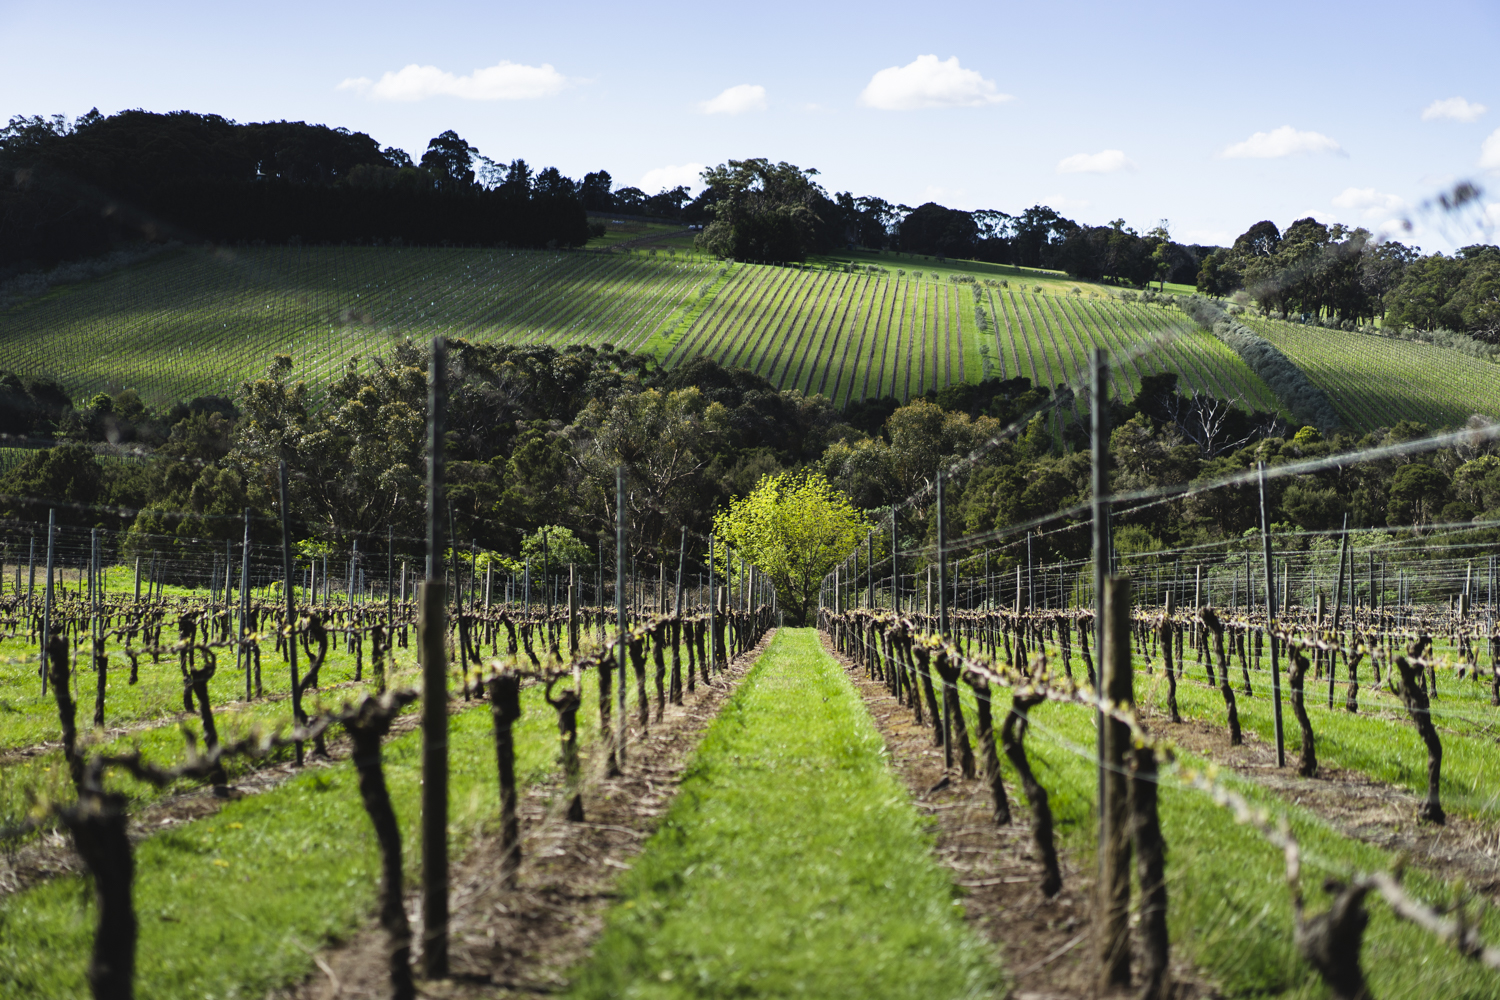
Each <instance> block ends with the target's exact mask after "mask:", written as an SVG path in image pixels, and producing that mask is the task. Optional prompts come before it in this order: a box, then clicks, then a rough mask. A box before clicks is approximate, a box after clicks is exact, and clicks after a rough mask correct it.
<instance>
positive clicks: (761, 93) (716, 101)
mask: <svg viewBox="0 0 1500 1000" xmlns="http://www.w3.org/2000/svg"><path fill="white" fill-rule="evenodd" d="M698 110H699V111H701V112H703V113H704V114H705V115H742V114H744V113H745V112H746V111H764V110H766V88H765V87H762V86H761V85H760V84H758V83H741V84H738V85H737V86H733V87H730V88H729V89H728V90H726V91H724V92H723V93H722V94H720V95H719V96H718V97H715V98H713V99H712V100H708V101H699V102H698Z"/></svg>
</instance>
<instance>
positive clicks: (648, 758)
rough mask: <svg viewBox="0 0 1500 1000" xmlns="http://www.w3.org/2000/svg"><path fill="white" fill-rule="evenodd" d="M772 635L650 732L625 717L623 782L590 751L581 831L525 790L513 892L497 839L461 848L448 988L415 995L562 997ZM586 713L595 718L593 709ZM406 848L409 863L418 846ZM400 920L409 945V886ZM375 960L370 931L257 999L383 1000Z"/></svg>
mask: <svg viewBox="0 0 1500 1000" xmlns="http://www.w3.org/2000/svg"><path fill="white" fill-rule="evenodd" d="M774 636H775V632H774V630H773V631H771V632H768V633H767V634H766V636H765V637H764V638H763V639H762V640H761V642H760V644H759V645H757V646H756V647H755V648H753V649H751V650H750V651H749V652H747V653H744V654H742V655H740V656H739V657H736V658H735V660H734V661H733V662H732V663H731V664H730V666H729V669H728V670H727V671H725V672H724V673H721V674H719V675H717V676H716V677H715V678H714V683H713V684H712V685H711V686H705V685H703V684H702V683H701V682H700V683H699V684H698V686H697V691H696V692H694V693H693V694H685V695H684V704H683V705H682V706H671V705H669V706H667V710H666V714H665V718H664V719H663V721H661V722H656V721H655V706H654V705H653V707H652V722H651V724H650V725H649V726H648V727H647V729H646V731H645V732H644V733H642V732H641V731H640V730H639V729H638V728H637V726H636V723H635V719H636V715H635V709H634V707H633V706H632V708H631V712H630V717H631V720H632V721H631V728H630V736H629V740H630V742H629V744H628V746H627V751H626V760H625V765H624V768H623V771H624V774H623V775H622V776H620V777H617V778H606V777H604V775H603V758H602V756H601V754H600V749H601V748H600V747H599V746H597V745H595V746H594V747H592V748H591V749H590V750H589V752H588V753H587V754H586V759H585V762H584V763H585V769H586V772H585V773H586V774H587V775H588V778H587V780H586V781H585V783H584V786H583V808H584V817H585V822H582V823H572V822H569V821H568V820H567V818H566V816H565V815H564V809H565V807H566V805H567V802H566V797H565V796H564V795H563V794H562V792H563V787H562V785H561V783H560V781H559V780H558V779H556V778H554V779H553V780H550V781H548V782H545V783H539V784H535V785H532V786H531V787H530V788H528V789H527V790H526V792H525V793H524V794H523V795H522V796H521V801H520V803H519V804H518V805H519V808H518V812H519V813H520V819H521V854H522V861H521V866H520V869H519V871H518V872H517V874H516V884H515V886H514V887H513V888H510V887H506V886H504V885H503V884H502V883H501V881H500V879H499V878H497V875H498V873H499V871H500V857H501V855H500V844H499V838H498V836H497V834H496V832H495V831H494V830H487V831H486V832H485V833H484V834H483V835H481V837H480V838H478V839H477V840H476V841H474V842H472V843H471V844H470V846H469V848H468V849H467V850H466V852H465V853H464V856H463V857H462V858H461V859H460V860H458V861H457V862H456V863H455V864H454V866H453V868H452V871H451V883H450V894H449V906H450V912H451V918H450V923H449V928H448V930H449V962H450V968H451V975H450V978H448V979H443V980H425V981H419V982H418V993H419V995H421V996H424V997H444V998H455V1000H468V998H476V1000H477V998H509V997H532V996H537V995H539V994H552V993H558V992H561V991H562V990H564V989H566V987H567V985H568V974H569V973H570V972H571V971H572V970H574V969H575V968H577V967H578V966H579V965H580V964H581V963H582V962H583V961H585V960H586V959H587V958H588V956H589V952H590V949H591V948H592V947H593V944H594V942H595V941H596V940H597V939H598V937H599V934H600V933H601V932H602V931H603V929H604V920H605V915H606V912H607V911H608V909H609V907H610V905H611V904H612V903H613V902H614V900H615V898H616V892H615V885H616V882H617V881H618V879H619V877H620V875H621V873H623V872H625V871H628V870H629V869H630V867H631V861H632V859H633V858H635V857H636V855H638V854H639V853H640V851H641V848H642V846H643V845H644V844H645V842H646V840H647V838H649V837H650V836H651V834H652V833H653V832H654V831H655V829H656V826H657V824H658V822H659V821H660V819H661V817H662V816H663V815H665V814H666V812H667V810H668V808H670V806H671V804H672V800H673V798H674V797H675V796H676V793H677V789H678V786H679V784H680V783H681V781H682V775H683V773H684V771H685V770H686V768H687V766H688V764H689V763H690V762H691V761H692V759H693V755H694V754H695V753H696V751H697V749H698V744H699V743H700V742H701V741H702V739H703V736H704V734H705V733H706V732H707V730H708V727H709V724H710V723H712V722H713V720H714V719H715V718H716V717H717V716H718V713H719V710H720V708H722V707H723V705H724V703H725V702H726V701H727V700H728V699H729V697H730V695H732V694H733V692H734V690H735V688H736V687H737V686H738V684H739V681H740V680H741V679H742V678H743V677H744V676H745V674H746V673H747V672H748V671H749V669H750V667H751V665H752V664H753V663H754V662H755V660H756V659H757V658H758V657H759V656H760V654H761V653H762V652H763V651H764V650H765V648H766V646H767V645H768V644H769V643H770V641H771V639H772V638H773V637H774ZM684 669H686V664H684ZM632 684H633V682H632ZM595 690H597V689H595ZM585 704H586V706H587V710H592V711H598V706H597V703H596V702H591V701H586V702H585ZM405 849H406V851H407V852H408V853H410V852H412V851H414V850H416V849H417V845H415V844H408V845H405ZM406 909H407V915H408V919H409V920H410V922H411V925H412V933H413V940H414V942H420V941H421V899H420V895H419V893H418V892H417V891H416V887H415V886H411V885H408V892H407V894H406ZM418 947H420V946H419V945H418ZM385 949H386V938H385V934H384V932H383V931H381V930H380V929H379V928H378V927H377V926H376V925H375V923H374V921H373V920H371V921H369V922H368V923H367V925H366V927H365V928H364V929H363V930H361V931H360V932H358V933H357V934H356V935H355V936H354V937H353V938H351V939H350V940H348V941H347V942H344V943H341V944H338V945H335V946H333V947H331V948H327V949H325V950H323V951H322V952H321V953H319V954H317V955H315V956H314V961H315V962H316V963H317V966H318V970H319V971H318V972H317V973H314V974H313V975H312V976H310V977H308V978H307V979H306V980H304V981H303V982H301V983H298V984H296V985H294V986H292V987H289V988H287V989H285V990H280V991H275V992H273V993H272V994H271V995H270V997H269V998H268V1000H333V998H339V1000H350V998H364V997H386V996H389V994H390V981H389V979H388V978H387V966H386V951H385ZM414 957H415V958H416V960H417V961H418V965H417V967H418V968H420V959H419V957H416V956H414Z"/></svg>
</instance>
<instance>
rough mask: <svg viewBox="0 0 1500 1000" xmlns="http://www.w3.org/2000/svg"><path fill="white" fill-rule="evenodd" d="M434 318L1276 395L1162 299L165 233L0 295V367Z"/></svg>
mask: <svg viewBox="0 0 1500 1000" xmlns="http://www.w3.org/2000/svg"><path fill="white" fill-rule="evenodd" d="M434 333H444V334H446V335H448V336H450V337H462V338H466V339H469V340H473V341H478V342H491V341H509V342H525V343H537V344H549V345H552V346H556V347H564V346H566V345H569V344H591V345H600V344H606V343H607V344H611V345H613V346H614V347H616V348H619V349H624V350H631V351H643V352H647V353H650V354H653V355H655V356H656V357H658V358H659V359H661V360H662V362H663V363H665V364H667V365H676V364H679V363H681V362H682V361H684V360H686V359H689V358H692V357H697V356H707V357H712V358H714V359H716V360H718V361H720V362H721V363H723V364H726V365H731V366H742V367H745V368H749V369H752V370H754V371H756V372H758V373H759V374H761V375H764V376H766V377H767V378H768V379H770V381H771V382H772V383H774V384H776V385H778V386H780V387H781V388H784V389H797V390H800V391H802V392H804V393H808V394H813V393H821V394H823V395H825V396H828V397H829V398H830V399H832V400H833V401H834V402H835V404H836V405H841V406H842V405H847V404H848V403H850V402H852V401H856V400H860V399H867V398H878V397H881V396H895V397H896V398H898V399H901V400H906V399H910V398H912V397H915V396H920V395H922V394H924V393H927V392H931V391H934V390H936V389H940V388H942V387H944V386H947V385H950V384H953V383H956V382H961V381H969V382H977V381H979V380H980V379H981V378H986V377H998V378H1016V377H1025V378H1028V379H1030V380H1031V381H1032V383H1033V384H1034V385H1038V386H1056V385H1058V384H1060V383H1064V382H1072V381H1074V380H1075V379H1076V378H1078V377H1079V373H1080V372H1081V371H1082V367H1083V365H1084V359H1085V357H1086V356H1087V354H1088V352H1089V350H1090V349H1091V348H1093V347H1096V346H1098V347H1105V348H1107V349H1108V350H1110V351H1111V352H1114V353H1115V354H1116V356H1118V357H1128V358H1129V359H1130V360H1129V361H1128V362H1126V363H1125V364H1124V365H1123V366H1122V367H1121V369H1120V370H1119V373H1118V374H1117V375H1116V376H1114V377H1115V379H1116V381H1117V382H1118V383H1120V384H1117V385H1115V386H1114V388H1115V390H1116V391H1118V392H1120V393H1121V394H1123V395H1124V396H1126V397H1127V398H1128V397H1129V396H1130V395H1133V393H1134V392H1135V389H1136V387H1137V386H1138V385H1139V380H1140V378H1141V377H1142V376H1144V375H1147V374H1150V373H1152V372H1156V371H1162V370H1173V371H1178V372H1180V373H1181V380H1182V384H1183V385H1184V387H1186V388H1191V389H1197V390H1199V391H1204V392H1208V393H1211V394H1213V395H1215V396H1218V397H1220V398H1228V399H1237V400H1240V401H1241V402H1242V405H1246V406H1247V407H1254V408H1257V409H1263V410H1274V409H1276V401H1275V398H1274V397H1273V396H1272V394H1271V392H1270V390H1269V389H1268V388H1267V387H1266V385H1265V383H1264V382H1263V381H1261V379H1260V378H1258V377H1257V376H1256V375H1255V374H1254V373H1252V372H1251V371H1250V369H1249V368H1248V367H1247V366H1246V365H1245V364H1244V363H1243V362H1242V361H1241V360H1240V359H1239V358H1238V357H1237V356H1236V355H1235V354H1234V353H1233V352H1232V351H1230V350H1229V349H1228V348H1226V347H1225V346H1224V345H1223V344H1221V343H1220V342H1219V341H1218V340H1217V339H1215V338H1214V337H1213V336H1212V335H1211V334H1209V333H1206V332H1204V331H1202V330H1200V329H1197V328H1196V327H1195V326H1194V324H1193V323H1192V322H1191V321H1190V320H1189V319H1188V318H1187V317H1186V316H1184V315H1183V314H1181V313H1180V312H1178V311H1177V310H1176V309H1172V308H1162V307H1160V306H1156V305H1136V304H1125V303H1119V302H1115V301H1112V300H1109V299H1104V298H1099V297H1083V296H1073V295H1056V294H1036V293H1034V292H1031V291H1022V290H1020V289H1018V288H1011V287H1006V286H1004V285H1003V284H1002V283H998V282H995V283H988V284H980V283H957V282H945V281H938V280H933V279H932V278H931V277H930V276H929V277H927V278H916V277H911V276H905V275H894V274H890V273H888V272H879V273H868V272H861V271H852V272H851V271H845V270H829V269H822V268H818V269H810V268H790V267H774V266H764V265H757V264H744V263H720V262H714V261H710V260H708V259H705V258H703V257H700V256H697V255H689V254H681V255H670V254H667V253H658V254H654V255H647V254H642V253H633V254H619V253H613V254H594V253H558V252H548V251H496V250H471V249H446V248H421V249H394V248H371V247H315V248H300V247H262V248H236V249H220V250H216V251H203V250H197V249H182V250H178V251H174V252H170V253H168V254H165V255H162V256H161V257H158V258H156V259H153V260H151V261H149V262H147V263H144V264H140V265H137V266H135V267H131V268H127V269H125V270H122V271H119V272H116V273H114V274H111V275H108V276H106V277H104V278H101V279H98V280H96V281H93V282H89V283H87V284H82V285H76V286H65V287H63V288H60V289H56V290H54V291H53V292H52V293H50V294H48V295H46V296H43V297H42V298H40V299H36V300H33V301H30V302H27V303H24V304H22V305H20V306H17V307H15V308H13V309H11V310H10V311H9V312H8V313H7V314H5V316H4V322H3V324H0V368H3V369H7V370H11V371H15V372H17V373H19V374H22V375H30V376H36V375H50V376H52V377H54V378H57V379H58V380H60V381H61V382H62V383H63V384H64V385H65V386H66V387H67V388H68V390H69V391H70V392H71V393H73V394H74V396H75V397H80V396H85V397H86V396H87V395H89V394H92V393H94V392H99V391H110V392H118V391H119V390H121V389H125V388H134V389H136V390H137V391H139V392H140V393H141V395H142V397H143V398H145V399H147V400H151V401H159V402H167V401H171V400H177V399H187V398H191V397H193V396H195V395H202V394H208V393H222V394H226V395H230V394H232V393H233V392H234V390H235V389H236V388H237V387H238V384H239V382H241V381H242V380H244V379H247V378H252V377H255V376H257V375H258V374H260V373H261V372H263V371H264V370H265V368H266V365H267V364H268V363H269V362H270V359H271V357H272V355H274V354H277V353H285V354H290V355H292V357H293V359H294V361H295V364H296V370H297V373H298V375H299V377H301V378H304V379H306V380H307V381H308V382H309V383H312V384H314V385H317V384H318V383H324V382H327V381H329V380H330V379H332V378H334V377H335V376H336V375H337V374H338V373H339V372H341V371H342V370H343V369H344V367H345V365H346V364H347V363H348V360H349V359H350V358H351V357H353V356H359V357H361V358H364V359H368V358H370V357H371V356H373V355H377V354H381V353H383V352H387V351H389V349H390V348H391V347H392V346H394V344H395V343H397V342H398V340H399V339H400V338H403V337H410V338H412V339H413V340H421V339H425V338H427V337H430V336H432V335H433V334H434Z"/></svg>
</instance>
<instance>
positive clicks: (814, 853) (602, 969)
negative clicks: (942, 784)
mask: <svg viewBox="0 0 1500 1000" xmlns="http://www.w3.org/2000/svg"><path fill="white" fill-rule="evenodd" d="M620 891H621V897H622V898H621V901H620V902H619V903H618V904H617V905H616V906H615V908H614V910H613V911H612V912H611V914H610V916H609V920H608V924H607V927H606V930H605V932H604V936H603V938H602V939H601V941H600V942H599V944H598V945H597V947H596V948H595V949H594V955H593V958H592V960H591V962H590V964H588V965H587V966H586V967H585V968H584V969H583V970H582V972H581V974H580V976H579V977H578V979H577V980H576V982H575V986H574V990H573V995H574V996H577V997H663V998H665V997H708V996H713V997H723V996H737V997H760V996H765V997H787V996H806V997H819V998H836V997H859V998H875V997H921V998H943V997H968V996H983V995H988V994H989V992H990V991H991V990H992V989H994V988H995V987H996V986H997V984H998V983H999V980H1000V974H999V970H998V969H997V968H996V967H995V965H994V964H993V961H992V959H991V957H990V949H989V947H988V945H986V944H984V943H983V942H981V941H980V940H979V939H978V938H977V937H976V936H975V935H974V934H973V933H972V932H971V931H970V930H969V929H968V927H967V926H966V925H965V924H964V922H963V919H962V915H961V910H960V908H959V906H958V905H957V902H958V901H957V900H956V899H955V898H954V890H953V886H952V884H951V882H950V881H949V876H948V874H947V873H946V872H945V871H944V870H943V869H941V868H940V867H939V866H938V865H937V863H936V862H935V861H934V860H933V858H932V856H931V853H930V841H929V838H928V836H927V834H926V833H925V832H924V829H923V822H922V819H921V818H920V816H919V815H918V813H917V811H916V810H915V809H914V808H913V806H912V804H911V802H910V800H909V799H908V798H907V796H906V794H905V791H904V789H903V788H902V787H901V785H900V783H899V782H898V781H897V779H896V778H895V776H894V775H893V774H892V773H891V771H890V769H889V768H888V767H887V766H886V759H885V755H884V748H883V744H882V742H881V740H880V736H879V734H878V733H877V732H876V730H875V727H874V724H873V722H872V721H871V720H870V717H869V714H868V713H867V712H866V710H865V708H864V704H863V702H862V701H861V699H860V697H859V694H858V693H857V692H856V691H855V690H854V688H853V686H852V685H851V684H850V683H849V681H848V679H847V678H846V677H845V676H844V673H843V670H842V669H841V668H840V667H839V666H838V664H836V663H835V662H834V661H833V660H832V659H831V658H830V657H829V656H828V655H827V653H825V652H824V650H823V648H822V646H821V644H820V643H819V641H818V637H817V633H815V632H814V631H812V630H811V629H796V630H794V629H783V630H782V631H781V632H780V633H779V634H778V636H777V638H776V639H775V641H774V642H773V643H772V644H771V646H770V647H769V648H768V649H767V650H766V652H765V653H764V654H763V655H762V656H761V659H760V661H759V662H758V663H757V664H756V666H755V667H754V669H753V670H752V671H751V673H750V675H749V676H748V677H747V678H746V679H745V680H744V682H743V683H742V685H741V687H740V690H739V691H738V692H737V693H736V694H735V696H734V698H733V699H732V700H731V701H730V702H729V703H728V704H727V705H726V706H725V707H724V709H723V712H722V714H721V715H720V716H719V718H718V720H717V721H715V722H714V724H713V726H712V728H711V729H710V730H709V733H708V735H707V737H706V738H705V740H704V742H703V745H702V747H701V748H700V749H699V751H698V756H697V758H696V759H695V760H694V762H693V764H692V765H691V766H690V768H689V770H688V773H687V775H686V777H685V779H684V782H683V784H682V787H681V790H680V792H679V794H678V796H677V800H676V802H675V803H674V804H673V807H672V809H671V811H670V812H669V813H668V815H667V817H666V818H665V820H664V821H663V823H662V826H661V828H660V829H659V830H658V831H657V833H656V834H655V836H653V837H652V839H651V840H650V841H648V843H647V845H646V849H645V852H644V853H643V854H642V855H641V857H640V858H639V859H638V860H637V862H636V865H635V868H634V869H633V870H632V871H631V872H630V873H629V874H628V875H626V876H625V878H624V880H623V884H622V886H621V890H620Z"/></svg>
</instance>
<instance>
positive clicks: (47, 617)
mask: <svg viewBox="0 0 1500 1000" xmlns="http://www.w3.org/2000/svg"><path fill="white" fill-rule="evenodd" d="M56 532H57V511H56V509H49V510H48V511H47V582H46V583H45V584H44V585H43V592H42V646H41V662H42V694H43V695H46V693H47V642H48V640H49V639H51V638H52V560H53V552H52V536H53V535H54V534H56Z"/></svg>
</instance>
